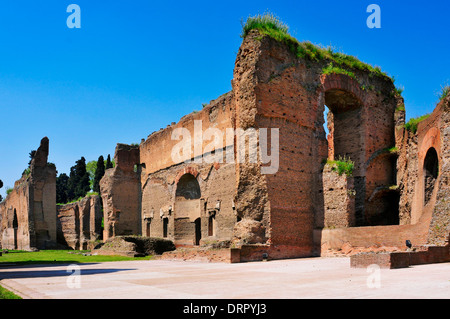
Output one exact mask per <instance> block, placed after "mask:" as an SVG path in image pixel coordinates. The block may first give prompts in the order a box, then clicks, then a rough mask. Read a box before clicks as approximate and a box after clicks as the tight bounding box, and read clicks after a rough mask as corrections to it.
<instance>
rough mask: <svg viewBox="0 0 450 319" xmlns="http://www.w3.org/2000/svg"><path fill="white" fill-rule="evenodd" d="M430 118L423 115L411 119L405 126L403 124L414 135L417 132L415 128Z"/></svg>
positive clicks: (427, 115)
mask: <svg viewBox="0 0 450 319" xmlns="http://www.w3.org/2000/svg"><path fill="white" fill-rule="evenodd" d="M429 116H430V114H425V115H422V116H419V117H416V118H411V119H410V120H409V121H408V122H407V123H406V124H405V128H406V129H407V130H408V131H410V132H412V133H414V134H416V132H417V127H418V126H419V123H420V122H422V121H423V120H425V119H426V118H428V117H429Z"/></svg>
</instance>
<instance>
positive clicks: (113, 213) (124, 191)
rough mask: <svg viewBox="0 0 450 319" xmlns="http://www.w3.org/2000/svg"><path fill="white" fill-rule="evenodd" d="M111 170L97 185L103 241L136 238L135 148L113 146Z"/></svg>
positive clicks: (138, 192)
mask: <svg viewBox="0 0 450 319" xmlns="http://www.w3.org/2000/svg"><path fill="white" fill-rule="evenodd" d="M114 160H115V163H116V165H115V167H114V168H110V169H107V170H106V172H105V175H104V176H103V178H102V179H101V181H100V192H101V196H102V201H103V212H104V232H103V239H104V240H106V239H108V238H110V237H114V236H119V235H132V234H140V230H141V225H140V220H141V219H140V211H141V209H140V208H141V190H140V179H139V170H140V168H139V148H138V147H137V146H130V145H125V144H117V147H116V151H115V154H114Z"/></svg>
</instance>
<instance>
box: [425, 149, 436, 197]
mask: <svg viewBox="0 0 450 319" xmlns="http://www.w3.org/2000/svg"><path fill="white" fill-rule="evenodd" d="M438 175H439V158H438V154H437V152H436V149H435V148H434V147H430V149H429V150H428V152H427V154H426V156H425V160H424V163H423V176H424V187H425V190H424V203H425V205H426V204H428V202H429V201H430V199H431V195H432V194H433V190H434V186H435V184H436V180H437V177H438Z"/></svg>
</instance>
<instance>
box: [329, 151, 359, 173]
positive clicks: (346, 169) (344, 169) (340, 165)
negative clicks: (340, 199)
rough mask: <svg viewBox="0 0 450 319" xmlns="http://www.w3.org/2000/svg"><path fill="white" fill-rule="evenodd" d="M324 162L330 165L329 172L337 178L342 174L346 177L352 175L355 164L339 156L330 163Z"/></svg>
mask: <svg viewBox="0 0 450 319" xmlns="http://www.w3.org/2000/svg"><path fill="white" fill-rule="evenodd" d="M324 162H325V163H326V164H328V165H330V166H331V170H332V171H334V172H336V173H338V174H339V176H341V175H342V174H345V175H347V176H352V175H353V169H354V167H355V163H354V162H353V161H352V160H350V159H349V158H346V157H341V156H339V158H338V159H337V160H334V161H332V160H329V159H327V160H325V161H324Z"/></svg>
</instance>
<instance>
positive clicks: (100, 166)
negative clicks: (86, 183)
mask: <svg viewBox="0 0 450 319" xmlns="http://www.w3.org/2000/svg"><path fill="white" fill-rule="evenodd" d="M103 175H105V159H104V158H103V156H102V155H100V156H99V158H98V161H97V168H96V169H95V177H94V185H93V187H92V189H93V191H94V192H97V193H100V180H101V179H102V177H103Z"/></svg>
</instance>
